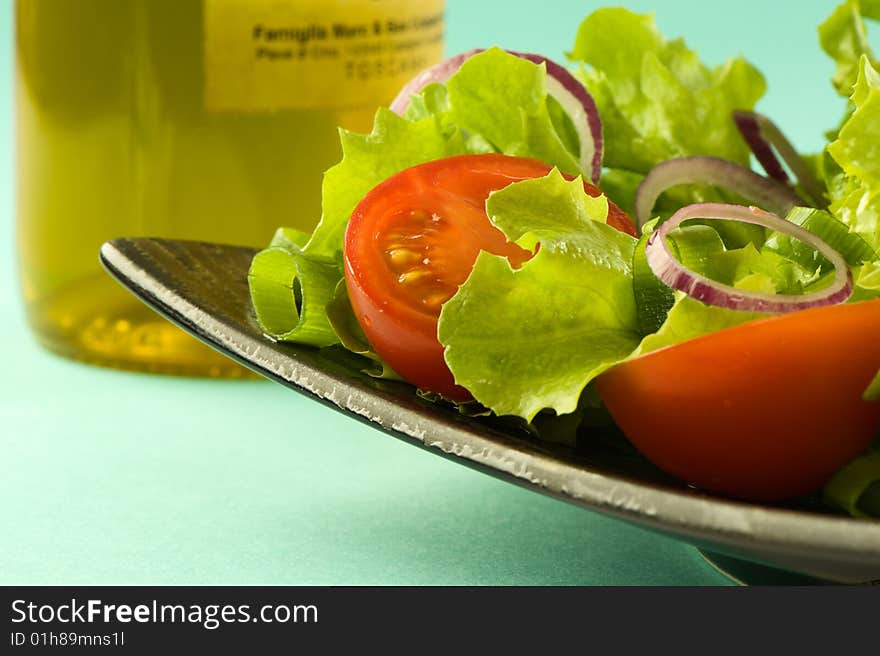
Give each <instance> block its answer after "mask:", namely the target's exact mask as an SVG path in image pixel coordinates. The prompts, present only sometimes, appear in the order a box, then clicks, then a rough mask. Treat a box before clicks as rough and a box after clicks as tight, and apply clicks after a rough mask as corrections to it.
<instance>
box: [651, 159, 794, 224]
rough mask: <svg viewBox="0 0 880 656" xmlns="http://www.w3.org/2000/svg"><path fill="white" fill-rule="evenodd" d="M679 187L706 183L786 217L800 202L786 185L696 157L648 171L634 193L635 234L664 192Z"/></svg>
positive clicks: (731, 164) (720, 161)
mask: <svg viewBox="0 0 880 656" xmlns="http://www.w3.org/2000/svg"><path fill="white" fill-rule="evenodd" d="M680 184H707V185H712V186H713V187H721V188H722V189H727V190H730V191H732V192H734V193H736V194H739V195H740V196H742V197H743V198H745V199H746V200H748V201H749V202H750V203H753V204H755V205H757V206H759V207H762V208H764V209H766V210H769V211H770V212H773V213H774V214H783V215H784V214H788V212H789V210H791V208H792V207H794V206H795V205H803V204H804V201H803V200H802V199H801V197H800V196H798V195H797V194H796V193H795V192H794V190H792V189H791V187H789V186H788V185H786V184H783V183H782V182H778V181H776V180H771V179H770V178H765V177H764V176H763V175H758V174H757V173H755V172H754V171H751V170H749V169H747V168H746V167H744V166H740V165H739V164H736V163H735V162H731V161H729V160H726V159H721V158H720V157H709V156H705V155H697V156H693V157H678V158H675V159H668V160H666V161H665V162H661V163H660V164H658V165H657V166H655V167H654V168H653V169H651V170H650V171H649V172H648V175H646V176H645V179H644V180H642V182H641V184H640V185H639V188H638V191H636V202H635V210H636V223H637V227H638V229H639V232H641V230H642V226H643V225H645V223H646V222H647V221H649V220H650V219H651V210H653V209H654V204H655V203H656V202H657V199H658V198H659V197H660V194H662V193H663V192H664V191H666V190H667V189H669V188H670V187H674V186H676V185H680Z"/></svg>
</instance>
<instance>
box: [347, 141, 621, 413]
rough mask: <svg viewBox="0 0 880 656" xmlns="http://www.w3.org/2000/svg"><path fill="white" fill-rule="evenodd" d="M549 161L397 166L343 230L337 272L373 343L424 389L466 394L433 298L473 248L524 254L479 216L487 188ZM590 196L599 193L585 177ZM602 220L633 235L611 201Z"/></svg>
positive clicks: (443, 294) (456, 275) (447, 293)
mask: <svg viewBox="0 0 880 656" xmlns="http://www.w3.org/2000/svg"><path fill="white" fill-rule="evenodd" d="M550 170H551V167H550V166H547V165H546V164H544V163H543V162H539V161H537V160H533V159H527V158H522V157H509V156H506V155H494V154H489V155H461V156H457V157H449V158H446V159H441V160H435V161H432V162H428V163H425V164H421V165H419V166H414V167H412V168H409V169H406V170H404V171H401V172H400V173H398V174H396V175H394V176H392V177H390V178H388V179H387V180H385V181H384V182H382V183H381V184H379V185H378V186H377V187H376V188H374V189H373V190H372V191H370V192H369V193H368V194H367V195H366V196H365V197H364V198H363V200H362V201H361V202H360V203H359V204H358V206H357V207H356V208H355V210H354V212H353V213H352V216H351V220H350V221H349V224H348V228H347V230H346V234H345V249H344V256H345V281H346V286H347V288H348V294H349V297H350V299H351V304H352V307H353V308H354V311H355V314H356V315H357V318H358V321H359V323H360V325H361V327H362V328H363V330H364V333H366V336H367V338H368V339H369V340H370V343H371V344H372V346H373V348H374V349H375V350H376V352H377V353H378V354H379V356H381V357H382V359H383V360H385V361H386V362H387V363H388V364H389V365H390V366H391V367H392V368H393V369H394V370H395V371H396V372H397V373H399V374H400V375H401V376H403V377H404V378H405V379H406V380H408V381H409V382H411V383H413V384H414V385H416V386H418V387H419V388H421V389H424V390H430V391H432V392H436V393H438V394H442V395H443V396H445V397H447V398H450V399H455V400H466V399H468V398H470V395H469V394H468V392H467V391H466V390H465V389H464V388H462V387H460V386H458V385H456V384H455V381H454V380H453V377H452V374H451V373H450V371H449V369H448V367H447V366H446V362H445V361H444V360H443V347H442V346H441V345H440V342H439V341H438V340H437V320H438V318H439V316H440V308H441V305H442V304H443V303H444V302H446V301H447V300H449V299H450V298H451V297H452V296H453V294H455V292H456V291H457V290H458V286H459V285H461V284H462V283H463V282H464V281H465V280H466V279H467V277H468V275H469V274H470V272H471V270H472V269H473V266H474V262H475V261H476V258H477V255H479V253H480V251H481V250H484V251H488V252H489V253H493V254H495V255H503V256H505V257H507V258H508V259H509V260H510V263H511V265H512V266H514V267H519V266H521V265H522V264H523V262H525V261H526V260H528V259H529V258H530V257H531V256H532V253H530V252H529V251H526V250H524V249H522V248H520V247H519V246H517V245H516V244H513V243H511V242H508V241H507V239H506V237H505V236H504V234H503V233H502V232H501V231H500V230H498V229H497V228H496V227H495V226H493V225H492V223H491V222H490V221H489V219H488V218H487V216H486V210H485V204H486V199H487V198H488V197H489V194H490V193H491V192H492V191H496V190H498V189H502V188H504V187H506V186H507V185H509V184H511V183H513V182H518V181H521V180H526V179H529V178H537V177H543V176H545V175H547V174H548V173H549V172H550ZM584 189H585V191H586V192H587V193H588V194H590V195H591V196H598V195H600V194H601V193H602V192H601V191H600V190H599V189H598V188H596V187H594V186H593V185H591V184H589V183H587V182H585V183H584ZM607 223H608V224H609V225H611V226H613V227H615V228H617V229H619V230H623V231H624V232H627V233H629V234H631V235H633V236H635V234H636V230H635V227H634V226H633V224H632V221H630V219H629V217H627V215H626V214H625V213H624V212H623V211H621V210H620V209H619V208H618V207H617V206H616V205H614V204H613V203H610V202H609V211H608V218H607Z"/></svg>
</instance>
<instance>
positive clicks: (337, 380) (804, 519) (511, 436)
mask: <svg viewBox="0 0 880 656" xmlns="http://www.w3.org/2000/svg"><path fill="white" fill-rule="evenodd" d="M253 254H254V251H253V250H252V249H248V248H240V247H235V246H222V245H218V244H205V243H200V242H184V241H169V240H160V239H116V240H113V241H111V242H108V243H106V244H104V246H103V247H102V248H101V261H102V263H103V264H104V266H105V268H106V269H107V270H108V271H109V272H110V274H112V275H113V276H114V277H115V278H116V279H117V280H119V281H120V282H121V283H122V284H123V285H125V286H126V287H127V288H128V289H130V290H131V291H132V292H133V293H134V294H135V295H137V296H138V297H139V298H140V299H141V300H142V301H144V302H145V303H146V304H148V305H149V306H151V307H152V308H153V309H155V310H156V311H157V312H159V313H160V314H162V315H164V316H165V317H166V318H168V319H169V320H170V321H172V322H174V323H175V324H177V325H179V326H180V327H182V328H183V329H185V330H187V331H188V332H190V333H192V334H193V335H195V336H196V337H198V338H199V339H200V340H202V341H203V342H205V343H207V344H208V345H210V346H212V347H213V348H215V349H217V350H218V351H220V352H221V353H223V354H224V355H226V356H228V357H230V358H232V359H234V360H236V361H238V362H240V363H241V364H243V365H244V366H246V367H248V368H249V369H252V370H253V371H255V372H257V373H259V374H261V375H263V376H265V377H266V378H269V379H271V380H274V381H277V382H279V383H282V384H284V385H287V386H288V387H291V388H293V389H295V390H297V391H298V392H301V393H303V394H307V395H308V396H310V397H312V398H314V399H315V400H317V401H320V402H322V403H324V404H326V405H329V406H330V407H333V408H335V409H337V410H339V411H341V412H344V413H346V414H348V415H350V416H352V417H354V418H356V419H359V420H361V421H363V422H367V423H369V424H370V425H371V426H374V427H375V428H379V429H381V430H383V431H385V432H386V433H388V434H390V435H393V436H394V437H397V438H400V439H403V440H406V441H407V442H409V443H411V444H415V445H416V446H420V447H422V448H425V449H427V450H429V451H432V452H434V453H436V454H438V455H442V456H444V457H446V458H449V459H451V460H454V461H455V462H458V463H461V464H464V465H467V466H469V467H473V468H475V469H478V470H480V471H483V472H486V473H488V474H492V475H493V476H496V477H499V478H502V479H504V480H507V481H510V482H512V483H516V484H518V485H521V486H523V487H526V488H528V489H531V490H534V491H536V492H541V493H543V494H547V495H550V496H553V497H556V498H558V499H562V500H564V501H568V502H570V503H575V504H577V505H580V506H583V507H584V508H588V509H590V510H594V511H597V512H601V513H604V514H606V515H611V516H613V517H617V518H619V519H623V520H626V521H629V522H632V523H634V524H638V525H640V526H644V527H646V528H650V529H653V530H657V531H660V532H663V533H666V534H669V535H673V536H675V537H677V538H679V539H681V540H685V541H687V542H689V543H692V544H694V545H696V546H698V547H700V548H702V549H703V550H709V551H711V552H717V553H719V554H723V555H724V556H725V558H724V559H723V560H724V563H723V567H724V568H725V569H727V570H730V569H731V568H733V567H734V566H735V565H736V563H737V560H733V559H739V560H745V561H748V562H749V563H762V564H765V565H772V566H775V567H778V568H782V569H784V570H788V571H790V572H794V573H798V574H801V575H805V576H810V577H815V578H817V579H822V580H828V581H836V582H867V581H874V580H877V579H880V522H873V521H865V520H855V519H850V518H847V517H841V516H836V515H833V514H830V513H826V512H824V511H822V510H821V508H819V507H818V506H817V507H815V508H813V507H812V506H810V505H809V503H808V502H804V503H803V504H801V505H800V506H797V507H778V506H767V505H757V504H751V503H741V502H736V501H731V500H727V499H722V498H719V497H714V496H710V495H707V494H703V493H700V492H698V491H695V490H692V489H689V488H686V487H683V486H681V485H680V484H678V483H676V482H675V481H673V480H672V479H670V478H668V477H667V476H665V475H664V474H663V473H662V472H660V471H659V470H657V469H656V468H654V467H653V466H652V465H651V464H650V463H648V462H647V461H645V460H644V459H643V458H641V457H640V456H639V455H638V454H637V453H636V452H635V451H633V450H632V449H631V448H630V447H629V446H628V445H627V443H626V442H625V440H622V439H621V438H620V436H619V435H617V434H616V431H615V430H614V429H613V427H612V428H606V429H596V430H595V431H594V434H591V435H590V436H589V439H584V440H582V441H581V442H579V444H578V446H577V447H570V446H565V445H557V444H551V443H546V442H541V441H538V440H536V439H534V438H533V437H531V436H530V435H528V434H527V433H525V432H524V431H521V430H519V429H517V428H516V427H515V426H510V425H506V424H503V423H499V422H498V421H495V422H492V421H487V420H486V419H481V418H472V417H466V416H463V415H461V414H459V413H458V412H457V411H456V410H455V409H453V408H450V407H446V406H443V405H439V404H435V403H431V402H429V401H426V400H424V399H422V398H420V397H419V396H417V395H416V394H415V393H414V391H413V388H412V387H410V386H409V385H405V384H403V383H397V382H393V381H382V380H377V379H374V378H371V377H369V376H367V375H364V374H362V373H361V372H360V370H359V368H358V366H357V364H358V363H357V362H356V361H354V360H351V359H350V358H349V356H347V355H346V354H345V353H344V352H341V351H338V350H335V349H324V350H317V349H312V348H309V347H300V346H296V345H292V344H281V343H276V342H273V341H272V340H271V339H269V338H267V337H265V336H264V335H263V334H262V333H261V331H260V329H259V328H258V326H257V325H256V322H255V320H254V317H253V314H252V311H251V304H250V296H249V293H248V287H247V270H248V266H249V264H250V260H251V257H252V256H253ZM732 558H733V559H732ZM720 560H721V559H719V562H720ZM744 569H749V570H750V571H753V572H754V571H756V568H755V567H750V568H744ZM783 580H787V581H790V580H792V579H783Z"/></svg>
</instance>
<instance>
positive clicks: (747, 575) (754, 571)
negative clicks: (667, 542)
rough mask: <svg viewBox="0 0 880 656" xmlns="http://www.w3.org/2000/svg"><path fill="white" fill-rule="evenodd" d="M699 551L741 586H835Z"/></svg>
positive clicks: (822, 581)
mask: <svg viewBox="0 0 880 656" xmlns="http://www.w3.org/2000/svg"><path fill="white" fill-rule="evenodd" d="M697 551H698V552H699V553H700V555H701V556H702V557H703V558H705V559H706V561H707V562H708V563H709V564H710V565H712V567H714V568H715V569H717V570H718V571H719V572H721V573H722V574H724V576H726V577H727V578H729V579H730V580H731V581H733V582H734V583H738V584H739V585H834V583H832V582H831V581H825V580H822V579H817V578H814V577H812V576H807V575H805V574H798V573H796V572H788V571H786V570H784V569H778V568H776V567H770V566H769V565H760V564H758V563H753V562H750V561H748V560H742V559H740V558H733V557H732V556H725V555H724V554H720V553H716V552H714V551H707V550H706V549H697Z"/></svg>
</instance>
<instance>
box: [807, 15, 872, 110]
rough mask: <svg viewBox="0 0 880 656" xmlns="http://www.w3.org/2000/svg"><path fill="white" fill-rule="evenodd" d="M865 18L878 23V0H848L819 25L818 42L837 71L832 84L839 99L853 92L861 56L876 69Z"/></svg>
mask: <svg viewBox="0 0 880 656" xmlns="http://www.w3.org/2000/svg"><path fill="white" fill-rule="evenodd" d="M864 18H873V19H874V20H880V1H878V0H847V1H846V2H844V3H843V4H841V5H838V7H837V8H836V9H835V10H834V13H832V14H831V16H829V17H828V19H827V20H826V21H825V22H824V23H822V24H821V25H820V26H819V43H820V44H821V45H822V49H823V50H824V51H825V52H826V53H828V55H829V56H830V57H831V58H832V59H833V60H834V63H835V65H836V69H835V72H834V78H833V79H832V82H833V83H834V87H835V88H836V89H837V92H838V93H839V94H840V95H842V96H849V95H850V93H852V88H853V85H854V84H855V82H856V79H857V78H858V74H859V61H860V60H861V58H862V57H863V56H864V57H867V58H868V59H869V60H870V61H871V63H872V64H873V65H874V66H875V67H877V65H878V60H877V59H876V58H875V57H874V53H873V52H872V51H871V44H870V43H868V32H867V30H866V29H865V22H864V20H863V19H864Z"/></svg>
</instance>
